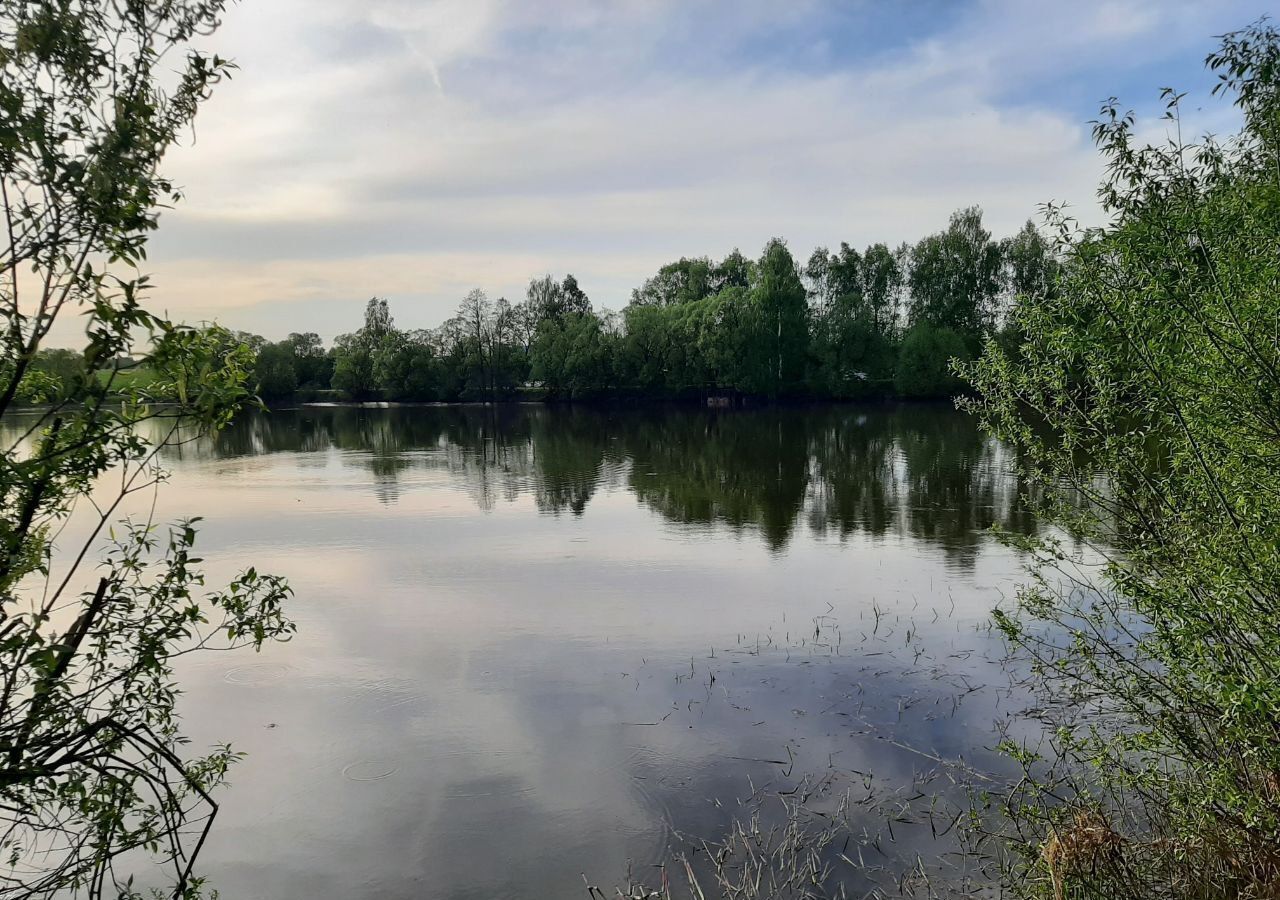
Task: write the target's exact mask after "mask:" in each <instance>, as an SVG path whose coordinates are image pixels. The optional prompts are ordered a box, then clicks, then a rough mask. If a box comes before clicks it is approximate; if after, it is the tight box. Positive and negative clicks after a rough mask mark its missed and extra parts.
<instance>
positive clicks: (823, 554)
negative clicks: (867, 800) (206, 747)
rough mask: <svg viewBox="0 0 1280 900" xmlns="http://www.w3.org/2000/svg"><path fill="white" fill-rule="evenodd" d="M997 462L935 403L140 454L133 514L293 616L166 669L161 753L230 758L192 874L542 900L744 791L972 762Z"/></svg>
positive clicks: (434, 426)
mask: <svg viewBox="0 0 1280 900" xmlns="http://www.w3.org/2000/svg"><path fill="white" fill-rule="evenodd" d="M1009 462H1010V460H1009V454H1008V451H1007V450H1006V449H1005V448H1003V447H1002V446H1001V445H999V444H998V443H997V442H995V441H994V440H992V439H991V438H989V437H988V436H986V435H984V434H982V433H981V432H980V431H979V430H978V429H976V427H975V426H974V424H973V423H972V422H971V421H970V420H969V419H968V418H967V417H966V416H964V415H962V414H960V413H957V412H955V411H953V410H951V409H949V408H946V407H937V406H901V407H850V406H846V407H838V408H820V409H807V410H784V411H732V412H728V411H726V412H703V411H697V410H645V409H637V410H628V411H612V412H606V411H599V410H589V409H553V408H542V407H535V406H511V407H499V408H485V407H449V408H414V409H408V408H404V409H347V408H310V409H302V410H294V411H277V412H275V413H273V414H270V415H253V416H247V417H245V418H243V419H242V420H240V421H239V422H237V423H236V424H235V425H234V426H233V427H231V428H230V429H229V430H228V431H227V432H225V433H224V434H223V435H221V436H220V437H219V438H218V440H217V441H216V442H213V443H199V444H195V445H188V446H186V447H183V448H181V449H180V450H179V451H175V452H173V453H171V454H170V455H169V457H168V465H169V467H170V469H171V471H172V473H173V477H172V480H171V482H170V484H169V485H168V486H166V487H165V488H164V490H163V492H162V494H161V515H165V516H170V517H177V516H179V515H184V514H200V515H203V516H204V517H205V521H204V523H203V525H202V526H201V528H202V531H201V539H200V549H201V551H202V555H203V556H204V557H205V558H206V560H207V564H206V565H207V568H208V569H209V571H210V574H211V576H214V575H216V576H219V577H223V578H225V577H227V576H228V575H230V574H231V573H233V572H234V571H235V570H236V569H238V568H240V567H242V566H244V565H247V564H249V563H252V564H253V565H255V566H256V567H257V568H258V569H260V570H265V571H273V572H278V573H281V574H283V575H285V576H287V577H288V578H289V580H290V581H291V583H292V585H293V587H294V589H295V591H296V594H297V598H296V602H295V604H294V609H293V611H294V615H295V618H296V620H297V623H298V626H299V630H298V635H297V637H296V639H295V640H294V641H293V642H291V643H289V644H287V645H283V646H273V647H270V648H268V649H267V650H265V651H264V652H263V653H262V654H261V655H259V656H255V655H253V654H252V653H237V654H228V655H218V654H213V655H206V656H205V658H203V659H200V660H198V661H196V662H194V663H192V664H191V665H190V666H189V667H188V669H187V670H185V671H184V672H183V679H184V683H185V685H186V686H187V688H188V694H187V696H186V698H185V704H184V709H185V712H186V716H187V722H188V729H189V731H190V732H191V733H192V735H193V737H194V738H195V739H196V745H197V746H201V745H203V744H207V743H211V742H213V741H215V740H229V741H231V742H232V743H233V744H234V746H235V747H236V748H237V749H240V750H243V751H245V752H246V753H247V754H248V756H247V759H246V760H245V761H244V762H243V763H242V764H241V765H239V766H238V767H237V768H236V769H235V770H234V772H233V775H232V787H231V788H230V789H229V790H227V791H226V792H224V794H223V795H222V798H221V799H222V802H223V809H222V812H221V814H220V818H219V823H218V827H217V829H216V830H215V833H214V836H213V837H212V839H211V843H210V844H209V846H208V847H207V850H206V855H205V857H204V863H205V865H204V868H205V870H206V872H207V873H208V874H209V875H210V876H211V877H212V879H213V880H214V882H215V883H216V885H217V886H218V888H219V889H220V890H221V891H222V892H223V896H226V897H228V898H240V897H248V898H252V897H262V898H335V900H337V898H343V900H346V898H354V897H377V898H406V900H407V898H446V897H447V898H463V897H475V898H481V897H484V898H492V897H499V896H501V897H513V898H519V897H528V898H545V897H553V896H575V897H576V896H582V895H584V893H585V892H584V890H583V886H582V873H586V874H587V875H588V877H590V878H591V880H592V881H593V882H599V883H603V884H605V885H610V884H612V883H614V881H615V880H617V879H619V878H622V877H623V876H624V874H625V871H626V867H627V861H628V860H632V861H633V864H634V866H635V868H636V869H637V871H641V872H646V871H651V870H649V869H647V867H648V866H650V865H652V864H653V863H654V862H656V861H658V860H660V859H662V858H663V857H664V856H666V855H667V854H668V853H669V852H670V850H671V849H673V848H675V847H677V845H678V844H679V837H678V835H677V833H685V834H691V835H695V836H698V837H712V838H714V837H715V836H716V835H717V834H719V833H720V832H721V830H722V829H723V828H724V827H725V826H726V825H727V823H728V822H729V821H730V820H731V819H732V818H733V816H735V815H737V814H740V812H741V809H742V808H741V807H739V806H738V801H739V800H740V799H741V798H744V797H746V796H748V795H749V794H750V793H751V792H752V790H753V788H754V789H761V788H764V789H767V790H787V789H788V786H794V785H795V784H797V783H800V781H801V780H802V778H804V777H805V776H811V777H813V778H826V779H828V781H827V783H828V784H829V785H834V786H835V789H838V790H845V789H850V786H853V787H854V788H855V789H856V790H857V791H862V792H864V793H866V792H870V791H873V790H881V791H890V792H891V791H893V790H899V791H901V792H903V793H904V794H905V793H906V792H910V791H912V790H915V788H914V787H913V785H919V784H920V783H921V782H922V781H923V780H925V779H928V778H929V777H930V775H931V774H932V775H936V774H937V773H938V771H939V770H940V768H941V767H942V766H943V765H944V762H945V761H958V760H964V761H966V762H970V763H973V764H974V765H979V766H986V767H990V766H998V765H999V763H998V761H996V760H994V759H993V758H992V754H991V753H990V752H989V751H988V750H986V749H984V748H987V747H991V746H993V744H994V741H995V737H994V730H993V722H996V721H999V720H1001V719H1002V718H1003V717H1005V716H1007V715H1008V713H1009V712H1012V707H1011V706H1010V705H1009V704H1007V703H1006V704H1004V705H1002V698H1003V697H1004V694H1003V693H1002V690H1001V687H1000V685H1001V683H1002V682H1003V678H1002V676H1001V674H1000V672H999V668H998V666H996V665H995V664H994V663H993V662H992V660H993V659H994V658H996V657H997V656H998V655H999V652H1000V648H999V646H998V643H997V642H996V641H995V640H994V639H993V638H992V637H991V636H990V635H989V634H988V632H987V630H986V627H985V625H986V620H987V614H988V612H989V611H990V609H991V608H992V607H993V606H995V605H996V604H997V603H999V602H1000V601H1001V599H1002V598H1004V597H1007V596H1009V595H1010V594H1011V593H1012V591H1013V589H1014V587H1015V586H1016V584H1017V582H1018V579H1019V574H1020V560H1019V559H1018V558H1016V556H1015V555H1014V554H1013V553H1012V552H1011V551H1009V550H1007V549H1005V548H1004V547H1002V546H1001V545H999V544H998V543H996V542H995V541H994V540H993V539H992V538H991V537H990V536H989V535H988V534H986V533H985V530H986V529H987V528H988V527H989V526H991V525H992V524H993V523H998V524H1000V525H1002V526H1003V527H1005V528H1007V529H1011V530H1014V531H1018V532H1028V531H1031V530H1033V529H1035V528H1036V527H1037V526H1036V523H1035V521H1034V520H1033V518H1032V516H1031V514H1030V512H1029V511H1028V510H1027V509H1026V508H1025V507H1024V506H1023V505H1022V504H1021V503H1020V501H1019V495H1020V491H1019V487H1020V486H1019V484H1018V483H1017V481H1016V480H1015V479H1014V478H1013V476H1012V475H1011V474H1010V473H1009ZM940 761H944V762H940ZM870 784H873V785H874V786H873V787H868V785H870ZM925 790H927V788H926V789H925ZM865 815H866V817H867V823H866V825H867V827H868V829H869V831H870V832H873V833H874V832H877V831H879V830H881V829H882V828H883V827H884V823H883V821H882V819H883V816H880V815H879V814H875V813H871V812H868V813H866V814H865ZM929 840H930V838H929V831H928V829H922V828H920V827H916V828H915V829H914V830H913V829H910V828H908V827H906V826H902V825H900V826H899V828H898V831H897V832H896V833H894V835H893V840H892V842H890V841H885V842H884V843H883V844H882V846H883V847H884V850H885V852H884V854H883V858H881V859H878V864H884V865H886V866H889V867H890V868H892V867H894V866H900V865H903V863H902V860H906V859H907V858H908V857H912V855H913V854H914V853H915V852H917V851H919V852H921V853H923V854H925V855H926V856H929V855H930V854H931V853H932V854H933V855H934V856H935V857H936V855H937V853H938V852H940V851H937V850H936V848H934V849H932V850H931V849H930V848H931V845H930V843H929ZM889 844H892V846H889ZM869 861H870V860H869Z"/></svg>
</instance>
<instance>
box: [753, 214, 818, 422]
mask: <svg viewBox="0 0 1280 900" xmlns="http://www.w3.org/2000/svg"><path fill="white" fill-rule="evenodd" d="M757 271H758V273H759V275H758V278H757V280H756V284H755V287H754V289H753V291H752V302H753V305H754V307H755V317H756V321H755V325H756V340H755V351H756V352H755V354H754V362H755V363H756V364H757V365H758V369H757V370H756V371H755V373H754V376H755V379H756V386H757V388H758V389H759V390H760V392H761V393H766V394H768V395H769V396H771V397H777V396H779V395H781V394H787V393H790V392H792V391H794V390H796V389H797V388H798V387H799V385H800V382H801V380H802V379H803V377H804V366H805V354H806V352H807V349H808V343H809V324H808V309H807V303H806V294H805V289H804V285H803V284H802V283H801V281H800V275H799V273H798V272H797V271H796V264H795V260H794V259H793V258H792V256H791V251H789V250H788V249H787V245H786V244H785V243H784V242H783V241H781V240H780V239H776V238H775V239H774V240H772V241H770V242H769V244H768V245H767V246H766V247H765V250H764V254H763V256H761V258H760V263H759V267H758V269H757Z"/></svg>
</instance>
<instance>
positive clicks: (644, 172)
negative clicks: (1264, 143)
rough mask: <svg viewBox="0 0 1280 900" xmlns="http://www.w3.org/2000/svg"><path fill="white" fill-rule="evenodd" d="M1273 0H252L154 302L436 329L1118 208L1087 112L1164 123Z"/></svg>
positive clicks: (288, 323)
mask: <svg viewBox="0 0 1280 900" xmlns="http://www.w3.org/2000/svg"><path fill="white" fill-rule="evenodd" d="M1267 5H1268V4H1265V3H1262V2H1258V0H1251V2H1237V0H1214V2H1212V3H1208V2H1203V0H1193V2H1176V0H1150V2H1144V0H1133V2H1128V0H1126V2H1100V0H1099V2H1095V0H1070V2H1067V0H1061V2H1032V0H945V2H944V0H936V2H935V0H902V2H890V0H846V2H817V0H813V2H809V0H771V2H764V0H760V2H757V0H724V2H710V0H705V2H704V0H618V2H603V0H601V2H587V0H581V2H579V0H561V2H553V0H545V2H532V0H520V2H516V0H507V2H504V0H439V2H422V0H360V2H355V0H243V2H241V3H239V4H237V5H235V6H233V7H232V8H231V9H229V11H228V12H227V15H226V20H225V24H224V27H223V28H222V30H221V31H220V32H218V33H217V34H216V35H215V36H214V37H213V38H211V39H209V40H208V41H206V44H207V46H208V47H209V48H210V49H216V50H217V51H218V52H220V53H222V54H223V55H227V56H231V57H233V58H234V59H235V60H236V61H237V62H238V64H239V66H240V71H239V73H238V74H237V76H236V78H235V79H234V81H233V82H231V83H230V84H227V85H224V86H222V87H220V88H219V89H218V91H217V94H216V96H215V97H214V98H213V99H212V100H211V101H210V102H209V103H208V104H207V106H206V107H205V109H204V110H203V111H202V113H201V116H200V119H199V121H198V124H197V129H196V134H195V136H194V139H193V140H191V141H188V142H187V143H188V145H187V146H184V147H182V148H181V149H180V150H177V151H175V152H174V153H173V154H172V156H171V157H170V159H169V161H168V172H169V174H171V175H172V176H173V177H174V178H175V179H176V180H177V182H178V183H180V184H181V185H183V186H184V187H185V190H186V200H185V203H184V204H183V205H182V206H181V207H180V208H178V209H176V210H173V211H170V212H167V213H166V214H165V215H164V216H163V218H162V223H161V230H160V233H159V234H158V235H157V237H156V238H155V240H154V243H153V245H152V252H151V262H152V266H151V268H152V271H153V272H154V275H155V281H156V283H157V289H156V293H155V295H154V298H155V299H154V303H155V305H156V306H157V307H162V308H165V309H167V310H168V311H169V312H170V313H171V314H172V315H174V316H176V317H179V318H183V319H186V320H188V321H198V320H213V319H216V320H218V321H220V322H222V323H223V324H226V325H228V326H230V327H233V328H242V329H246V330H252V331H257V332H259V333H261V334H264V335H267V336H268V337H271V338H279V337H283V336H284V335H285V334H287V333H288V332H290V331H318V332H320V333H321V334H322V335H323V336H325V337H326V338H330V337H332V336H333V335H334V334H336V333H339V332H342V331H348V330H351V329H352V328H354V327H356V326H357V325H358V320H359V317H360V312H361V308H362V306H363V301H364V300H365V299H367V298H368V297H369V296H371V295H375V294H377V295H381V296H385V297H388V298H389V299H390V301H391V304H392V311H393V313H394V314H395V316H396V319H397V322H398V323H399V324H401V325H403V326H406V327H420V326H431V325H435V324H437V323H438V322H439V321H440V320H441V319H443V318H445V317H446V316H447V315H448V314H449V313H450V312H451V311H452V309H453V308H454V307H455V306H456V305H457V302H458V300H459V299H461V297H462V296H463V295H464V294H465V293H466V292H467V291H468V290H470V289H471V288H474V287H481V288H484V289H485V290H486V291H488V292H489V294H490V296H492V297H497V296H502V295H505V296H507V297H508V298H511V299H513V300H515V299H518V298H520V297H522V296H523V294H524V286H525V284H527V282H528V280H529V278H530V276H532V275H536V274H539V273H543V272H552V273H555V274H557V275H562V274H563V273H565V272H573V273H575V274H576V275H577V276H578V279H579V281H580V282H581V284H582V285H583V287H584V289H585V290H586V291H587V293H588V294H589V295H590V296H591V298H592V300H593V301H594V302H595V304H596V305H597V307H600V306H606V307H610V308H613V309H617V308H620V307H622V306H623V305H625V303H626V302H627V299H628V297H629V294H630V291H631V288H632V287H634V286H635V285H637V284H639V283H640V282H641V281H642V280H643V279H644V278H645V276H646V275H648V274H650V273H651V272H653V271H654V270H655V269H656V268H657V267H658V266H659V265H661V264H663V263H664V262H668V261H670V260H672V259H676V258H679V257H680V256H695V255H704V254H706V255H711V256H720V255H723V254H724V253H726V252H727V251H729V250H731V249H733V248H734V247H740V248H741V249H742V250H743V251H744V252H745V253H748V254H749V255H755V254H758V253H759V251H760V249H761V247H762V246H763V245H764V243H765V242H766V241H767V240H768V239H769V238H770V237H772V236H775V235H777V236H782V237H785V238H786V239H787V240H788V242H789V244H790V246H791V247H792V250H793V252H795V253H796V254H797V256H801V257H807V255H808V253H809V252H810V250H811V249H812V248H813V247H814V246H816V245H819V244H821V245H830V246H834V245H838V244H839V242H840V241H848V242H850V243H852V244H854V245H857V246H862V245H865V244H867V243H870V242H872V241H877V240H883V241H887V242H889V243H891V244H893V243H897V242H899V241H902V240H910V239H914V238H917V237H919V236H921V235H922V234H925V233H928V232H930V231H935V230H937V229H939V228H940V227H941V226H943V225H944V224H945V222H946V218H947V215H948V214H949V213H950V211H951V210H953V209H955V208H957V207H960V206H965V205H969V204H974V203H976V204H980V205H981V206H982V207H983V208H984V210H985V211H986V215H987V221H988V224H989V226H990V227H991V228H992V229H993V230H994V231H995V232H996V233H997V234H1003V233H1007V232H1009V231H1012V230H1014V229H1015V228H1017V227H1018V226H1019V224H1020V223H1021V222H1023V221H1025V220H1026V219H1027V218H1028V217H1029V216H1032V215H1034V214H1035V212H1036V208H1037V205H1038V204H1039V203H1041V202H1042V201H1045V200H1057V201H1066V202H1069V203H1070V204H1072V205H1073V206H1074V207H1075V209H1076V210H1077V213H1078V215H1079V216H1080V217H1081V218H1082V219H1086V220H1096V217H1097V212H1096V210H1095V208H1094V205H1093V194H1094V186H1095V185H1096V183H1097V179H1098V176H1099V173H1100V167H1099V165H1098V161H1097V158H1096V155H1095V153H1094V150H1093V148H1092V145H1091V142H1090V137H1089V127H1088V121H1089V119H1091V118H1092V117H1093V116H1094V115H1095V114H1096V112H1097V106H1098V102H1099V101H1100V100H1102V99H1104V98H1106V97H1107V96H1109V95H1112V94H1115V95H1118V96H1119V97H1121V98H1122V100H1123V101H1124V102H1125V103H1127V104H1129V105H1132V106H1134V107H1136V108H1137V109H1138V110H1139V111H1140V112H1147V113H1150V114H1151V115H1150V117H1151V118H1152V119H1154V111H1155V109H1156V95H1157V90H1158V88H1159V87H1161V86H1164V85H1167V84H1168V85H1175V86H1178V87H1180V88H1190V89H1192V90H1193V91H1194V93H1193V95H1192V114H1193V115H1194V116H1195V125H1196V127H1198V128H1208V129H1213V130H1225V129H1228V128H1230V127H1231V125H1232V122H1233V117H1232V115H1231V113H1230V110H1229V108H1224V105H1223V104H1222V103H1221V102H1218V101H1211V100H1210V99H1209V98H1208V96H1207V88H1208V86H1209V85H1210V84H1211V83H1212V81H1211V78H1210V77H1209V76H1207V75H1206V74H1205V73H1204V71H1203V68H1202V60H1203V58H1204V56H1205V54H1206V53H1207V52H1208V51H1209V50H1210V49H1211V48H1212V47H1213V45H1214V41H1213V35H1215V34H1219V33H1221V32H1223V31H1227V30H1231V29H1233V28H1238V27H1242V26H1244V25H1246V24H1248V23H1249V22H1251V21H1252V20H1253V19H1255V18H1256V17H1257V16H1259V15H1260V14H1261V13H1262V12H1264V11H1265V9H1266V7H1267Z"/></svg>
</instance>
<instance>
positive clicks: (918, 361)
mask: <svg viewBox="0 0 1280 900" xmlns="http://www.w3.org/2000/svg"><path fill="white" fill-rule="evenodd" d="M967 355H968V353H967V349H966V347H965V342H964V338H963V337H961V336H960V335H959V334H958V333H957V332H955V331H953V330H952V329H950V328H939V327H936V326H934V325H930V324H929V323H928V322H921V323H920V324H919V325H916V326H915V327H914V328H912V329H911V330H910V331H908V332H907V334H906V337H904V338H903V339H902V347H901V348H900V349H899V350H898V366H897V372H896V374H895V375H894V382H893V383H894V387H895V388H896V389H897V391H898V393H899V394H900V395H901V396H903V397H950V396H952V395H953V394H955V393H956V391H958V390H959V389H960V388H961V386H962V382H961V380H960V379H959V378H957V377H956V375H955V373H954V371H953V370H952V366H953V364H954V363H955V361H957V360H959V361H963V360H965V359H966V358H967Z"/></svg>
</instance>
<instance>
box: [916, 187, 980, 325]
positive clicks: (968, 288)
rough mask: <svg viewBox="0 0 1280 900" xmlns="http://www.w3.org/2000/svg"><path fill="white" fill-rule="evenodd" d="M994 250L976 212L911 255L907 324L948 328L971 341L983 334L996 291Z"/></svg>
mask: <svg viewBox="0 0 1280 900" xmlns="http://www.w3.org/2000/svg"><path fill="white" fill-rule="evenodd" d="M1000 269H1001V259H1000V245H999V243H997V242H996V241H993V240H992V239H991V233H990V232H989V231H987V230H986V229H985V228H983V227H982V210H981V209H979V208H978V207H976V206H971V207H969V208H967V209H962V210H959V211H957V212H955V213H953V214H952V215H951V222H950V224H949V225H948V226H947V230H946V231H943V232H940V233H939V234H933V235H929V236H928V237H926V238H924V239H922V240H921V241H920V243H918V244H916V245H915V247H913V248H912V250H911V273H910V275H909V276H908V283H909V285H910V288H911V324H912V325H916V324H918V323H921V322H924V323H927V324H929V325H932V326H934V327H937V328H950V329H952V330H953V331H956V332H959V333H960V334H962V335H964V336H965V337H966V338H969V339H972V340H974V341H976V340H977V338H978V337H979V336H981V335H983V334H985V333H986V331H987V330H988V329H989V327H990V325H991V322H992V317H993V316H994V313H995V300H996V296H997V294H998V293H999V290H1000Z"/></svg>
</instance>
